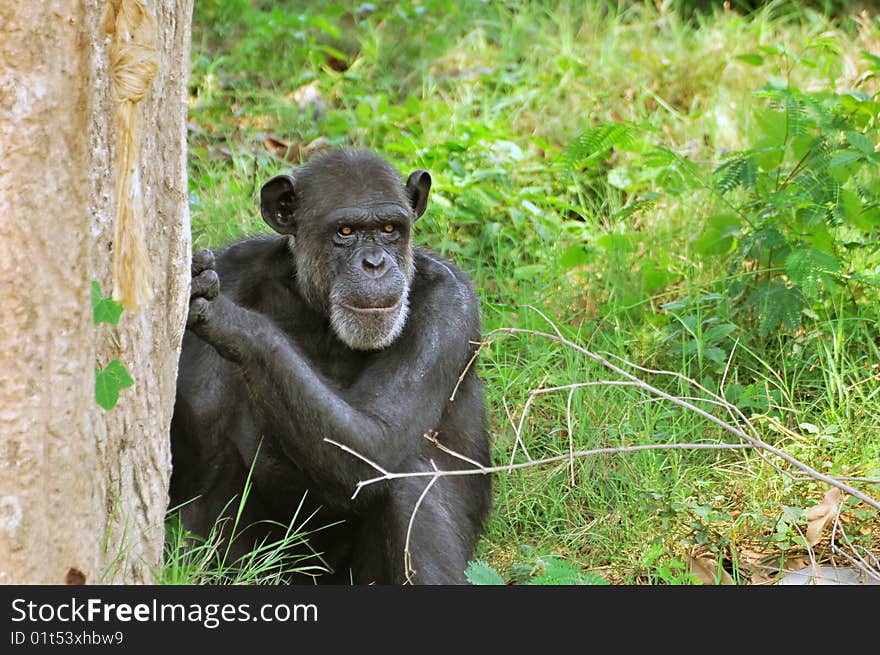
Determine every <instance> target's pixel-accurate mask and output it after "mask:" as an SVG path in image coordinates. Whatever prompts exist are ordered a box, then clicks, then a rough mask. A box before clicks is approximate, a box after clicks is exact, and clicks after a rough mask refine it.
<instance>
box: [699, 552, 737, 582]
mask: <svg viewBox="0 0 880 655" xmlns="http://www.w3.org/2000/svg"><path fill="white" fill-rule="evenodd" d="M690 560H691V561H690V571H691V575H692V576H694V577H695V578H697V579H698V580H700V582H702V583H703V584H713V585H715V584H722V585H732V584H733V578H731V577H730V574H729V573H728V572H727V571H725V570H724V568H723V567H720V566H718V560H716V559H715V558H714V557H711V556H709V555H697V556H696V557H694V556H691V558H690Z"/></svg>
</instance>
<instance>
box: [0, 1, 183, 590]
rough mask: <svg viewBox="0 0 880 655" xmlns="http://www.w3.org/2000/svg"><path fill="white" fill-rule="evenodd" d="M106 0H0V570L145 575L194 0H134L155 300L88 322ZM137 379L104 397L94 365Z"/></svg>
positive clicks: (168, 405) (150, 564)
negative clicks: (145, 61)
mask: <svg viewBox="0 0 880 655" xmlns="http://www.w3.org/2000/svg"><path fill="white" fill-rule="evenodd" d="M108 2H109V0H41V1H40V2H34V1H33V0H6V1H4V2H2V3H0V583H25V584H30V583H41V584H42V583H49V584H59V583H60V584H63V583H65V582H81V581H83V579H84V581H85V582H87V583H97V582H106V583H130V582H153V581H155V578H154V574H155V572H157V571H158V568H159V567H160V565H161V557H162V542H163V536H164V529H163V523H164V513H165V510H166V507H167V502H168V479H169V475H170V467H171V463H170V449H169V442H168V428H169V423H170V420H171V413H172V409H173V403H174V388H175V378H176V373H177V359H178V353H179V349H180V341H181V338H182V335H183V329H184V321H185V312H186V297H187V295H188V290H189V277H190V276H189V252H190V225H189V211H188V202H187V186H186V108H187V90H186V82H187V78H188V73H189V48H190V20H191V14H192V0H167V1H164V2H156V1H154V0H148V1H147V2H146V4H147V6H148V7H149V8H150V10H151V11H153V12H154V15H155V16H156V20H157V28H158V38H159V43H158V46H159V59H160V62H159V72H158V75H157V77H156V79H155V81H154V82H153V85H152V88H151V91H150V92H149V93H148V95H147V97H146V98H145V99H144V101H143V102H141V103H140V110H141V111H142V112H143V116H144V119H143V125H144V131H143V137H142V140H141V152H140V165H139V167H138V170H139V173H138V174H139V177H140V187H141V191H142V197H143V206H142V210H143V212H144V214H143V216H144V219H143V220H144V226H145V234H146V242H147V249H148V252H149V255H150V261H151V263H152V270H153V290H154V292H155V298H154V299H153V301H152V302H151V303H150V304H149V305H146V306H144V307H142V308H141V309H140V311H139V312H137V313H135V312H129V311H126V312H123V314H122V318H121V320H120V322H119V325H118V326H117V327H115V328H110V327H109V326H108V325H106V324H103V325H98V326H96V325H94V324H93V322H92V307H91V303H90V285H91V282H92V280H97V281H98V282H99V283H100V284H101V288H102V289H103V290H104V292H105V293H109V290H110V289H112V280H111V279H110V270H111V269H110V264H111V250H112V247H113V243H112V240H113V221H114V219H115V206H114V188H115V180H116V177H115V176H116V171H115V170H114V153H115V148H116V139H117V136H116V129H115V120H114V103H113V96H112V89H111V82H110V77H109V70H108V61H107V48H108V45H109V37H107V35H106V34H105V33H104V30H103V28H102V18H103V15H104V10H105V8H106V4H107V3H108ZM113 359H120V360H121V361H122V363H123V364H124V365H125V366H126V368H127V369H128V370H129V372H130V373H131V375H132V377H133V378H134V380H135V385H134V386H133V387H130V388H128V389H124V390H123V391H122V392H121V394H120V398H119V402H118V404H117V405H116V407H114V408H113V409H111V410H110V411H105V410H103V409H102V408H100V407H99V406H98V405H97V403H96V402H95V392H94V385H95V372H94V371H95V367H101V368H103V367H104V366H106V365H107V363H108V362H110V361H111V360H113Z"/></svg>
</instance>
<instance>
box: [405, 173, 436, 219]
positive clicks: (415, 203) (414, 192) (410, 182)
mask: <svg viewBox="0 0 880 655" xmlns="http://www.w3.org/2000/svg"><path fill="white" fill-rule="evenodd" d="M430 190H431V176H430V175H429V174H428V171H423V170H417V171H413V172H412V173H410V175H409V178H408V179H407V180H406V195H407V196H408V197H409V204H410V205H411V206H412V209H413V212H414V213H415V215H416V218H418V217H419V216H421V215H422V214H424V213H425V208H426V207H427V206H428V192H429V191H430Z"/></svg>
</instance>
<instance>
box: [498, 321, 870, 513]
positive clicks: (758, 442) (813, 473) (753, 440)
mask: <svg viewBox="0 0 880 655" xmlns="http://www.w3.org/2000/svg"><path fill="white" fill-rule="evenodd" d="M496 333H501V334H504V333H506V334H529V335H532V336H537V337H543V338H545V339H550V340H552V341H556V342H558V343H561V344H563V345H565V346H567V347H569V348H571V349H573V350H575V351H577V352H579V353H581V354H582V355H584V356H586V357H588V358H589V359H592V360H593V361H595V362H598V363H599V364H602V365H603V366H604V367H606V368H608V369H610V370H612V371H614V372H615V373H617V374H618V375H620V376H622V377H624V378H626V379H628V380H631V381H633V382H634V383H635V386H636V387H638V388H640V389H644V390H645V391H648V392H649V393H651V394H653V395H655V396H659V397H660V398H664V399H666V400H668V401H669V402H671V403H674V404H676V405H678V406H680V407H684V408H685V409H688V410H690V411H692V412H694V413H695V414H699V415H700V416H702V417H703V418H705V419H706V420H708V421H711V422H712V423H715V424H716V425H718V426H719V427H720V428H722V429H723V430H725V431H727V432H730V433H731V434H734V435H736V436H737V437H739V438H740V439H743V440H744V441H747V442H748V443H750V444H752V445H753V446H755V447H756V448H759V449H761V450H765V451H767V452H769V453H772V454H774V455H776V456H777V457H779V458H780V459H782V460H784V461H786V462H788V463H789V464H791V465H792V466H794V467H795V468H798V469H800V470H801V471H803V472H804V473H806V474H807V475H809V476H810V477H812V478H814V479H816V480H820V481H822V482H824V483H826V484H830V485H831V486H833V487H837V488H838V489H840V490H841V491H845V492H846V493H848V494H850V495H851V496H855V497H856V498H858V499H859V500H861V501H863V502H865V503H867V504H869V505H871V507H874V508H875V509H880V502H878V501H876V500H874V499H873V498H871V497H870V496H868V495H866V494H864V493H862V492H861V491H859V490H858V489H855V488H853V487H851V486H849V485H847V484H844V483H842V482H839V481H838V480H835V479H834V478H832V477H830V476H827V475H825V474H824V473H820V472H819V471H817V470H815V469H814V468H812V467H810V466H808V465H807V464H804V463H803V462H801V461H800V460H798V459H795V458H794V457H792V456H791V455H789V454H788V453H786V452H784V451H782V450H779V449H778V448H775V447H773V446H771V445H770V444H768V443H766V442H765V441H763V440H762V439H761V438H760V437H759V436H757V430H755V428H754V426H753V425H752V424H751V423H750V422H749V421H748V419H747V418H746V417H745V415H744V414H743V413H742V411H740V410H739V409H738V408H737V409H736V412H737V414H738V415H739V416H741V417H742V419H743V421H744V422H745V424H746V425H748V426H749V428H750V431H751V432H752V434H747V433H746V432H745V431H743V430H741V429H740V428H738V427H736V426H733V425H730V424H729V423H725V422H724V421H722V420H721V419H719V418H718V417H716V416H713V415H712V414H710V413H709V412H707V411H705V410H703V409H701V408H700V407H697V406H696V405H694V404H693V403H690V402H688V401H686V400H682V399H680V398H677V397H675V396H672V395H670V394H668V393H666V392H664V391H661V390H660V389H658V388H657V387H654V386H652V385H650V384H648V383H647V382H644V381H642V380H640V379H639V378H637V377H636V376H634V375H633V374H632V373H630V372H629V371H626V370H624V369H622V368H620V367H619V366H616V365H614V364H612V363H611V362H609V361H608V360H607V359H605V358H604V357H602V356H600V355H597V354H596V353H594V352H592V351H590V350H587V349H586V348H584V347H582V346H579V345H578V344H576V343H574V342H572V341H569V340H568V339H565V338H562V337H558V336H556V335H555V334H549V333H547V332H538V331H536V330H526V329H524V328H497V329H495V330H492V332H490V333H489V334H490V335H493V334H496ZM618 359H619V358H618ZM633 366H634V367H635V368H637V369H639V370H643V371H646V372H649V373H655V372H657V371H652V370H651V369H646V368H644V367H640V366H637V365H634V364H633ZM667 373H669V374H671V375H674V376H675V377H679V378H681V379H682V380H685V381H686V382H688V383H690V384H693V385H694V386H696V387H697V388H700V389H703V390H704V391H705V392H706V393H708V394H709V395H711V396H714V397H715V398H716V399H718V400H720V401H722V402H725V401H724V399H723V398H719V397H718V395H717V394H714V393H712V392H711V391H709V390H708V389H706V388H705V387H703V386H702V385H700V384H699V383H698V382H696V381H694V380H691V379H690V378H688V377H686V376H684V375H681V374H680V373H675V372H672V371H669V372H667Z"/></svg>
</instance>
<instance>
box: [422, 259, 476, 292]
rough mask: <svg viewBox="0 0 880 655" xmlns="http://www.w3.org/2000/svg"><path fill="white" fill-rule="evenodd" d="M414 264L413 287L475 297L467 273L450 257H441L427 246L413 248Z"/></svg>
mask: <svg viewBox="0 0 880 655" xmlns="http://www.w3.org/2000/svg"><path fill="white" fill-rule="evenodd" d="M413 262H414V264H415V282H414V287H415V289H418V288H420V287H423V288H431V289H436V290H441V289H446V290H448V291H449V292H453V291H456V292H458V293H461V294H464V295H466V296H468V297H470V298H476V295H475V293H474V285H473V282H472V281H471V279H470V277H468V275H467V273H465V272H464V271H462V270H461V269H460V268H459V267H458V265H457V264H456V263H455V262H453V261H452V260H451V259H447V258H445V257H441V256H440V255H438V254H437V253H435V252H434V251H432V250H429V249H427V248H420V247H416V248H414V249H413Z"/></svg>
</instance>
